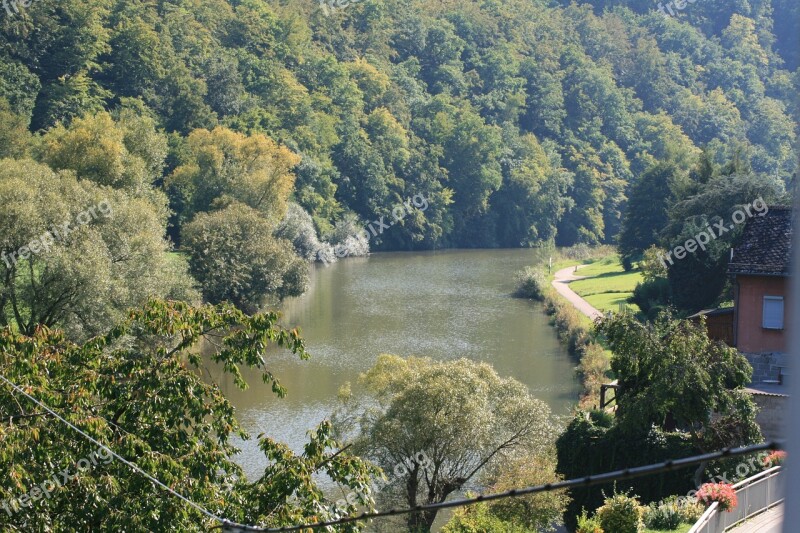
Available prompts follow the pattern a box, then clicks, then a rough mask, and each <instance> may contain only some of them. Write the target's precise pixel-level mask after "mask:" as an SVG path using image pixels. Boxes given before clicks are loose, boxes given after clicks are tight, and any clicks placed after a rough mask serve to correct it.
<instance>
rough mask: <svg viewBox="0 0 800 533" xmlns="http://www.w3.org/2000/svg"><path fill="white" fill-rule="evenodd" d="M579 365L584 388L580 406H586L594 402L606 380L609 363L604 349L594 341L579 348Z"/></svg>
mask: <svg viewBox="0 0 800 533" xmlns="http://www.w3.org/2000/svg"><path fill="white" fill-rule="evenodd" d="M579 352H580V358H581V359H580V365H578V371H579V372H580V373H581V376H582V377H583V386H584V388H585V389H586V400H587V401H586V402H582V403H581V407H587V406H588V405H590V404H591V403H592V402H596V401H597V398H598V397H599V394H600V386H601V385H602V384H603V383H605V382H607V381H608V379H607V378H606V372H608V370H609V368H610V366H611V364H610V361H609V358H608V355H606V351H605V350H604V349H603V347H602V346H601V345H599V344H598V343H596V342H586V343H585V344H583V346H582V347H581V348H580V350H579Z"/></svg>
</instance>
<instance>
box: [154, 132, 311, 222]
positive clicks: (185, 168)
mask: <svg viewBox="0 0 800 533" xmlns="http://www.w3.org/2000/svg"><path fill="white" fill-rule="evenodd" d="M299 161H300V158H299V157H298V156H297V155H295V154H293V153H292V152H291V151H290V150H289V149H288V148H286V147H283V146H279V145H278V144H277V143H276V142H275V141H273V140H272V139H270V138H269V137H266V136H265V135H260V134H255V135H250V136H247V135H244V134H241V133H237V132H234V131H231V130H229V129H227V128H222V127H218V128H215V129H214V130H212V131H208V130H201V129H198V130H195V131H193V132H192V133H191V134H190V135H189V137H188V138H187V139H186V147H185V149H184V150H183V154H182V157H181V164H180V165H179V166H178V167H177V168H176V169H175V170H174V171H173V173H172V175H171V176H170V178H169V181H168V187H169V190H170V191H172V194H173V196H174V197H176V198H177V199H179V202H180V205H182V206H185V207H184V209H183V211H182V213H181V217H182V220H191V219H192V218H193V216H194V215H195V214H197V213H203V212H207V211H210V210H211V209H213V208H215V207H219V206H220V205H225V204H227V203H230V202H232V201H236V202H239V203H242V204H244V205H247V206H249V207H250V208H252V209H254V210H256V211H258V212H259V213H261V214H262V215H263V216H264V218H265V219H266V220H268V221H270V222H271V223H272V224H277V222H278V221H280V220H281V219H282V218H283V217H284V216H285V214H286V209H287V207H286V204H287V200H288V197H289V193H290V192H291V191H292V187H293V185H294V174H292V173H291V169H292V168H293V167H294V166H295V165H296V164H297V163H298V162H299ZM173 201H175V200H173Z"/></svg>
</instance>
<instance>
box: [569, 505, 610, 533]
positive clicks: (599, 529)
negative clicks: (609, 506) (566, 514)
mask: <svg viewBox="0 0 800 533" xmlns="http://www.w3.org/2000/svg"><path fill="white" fill-rule="evenodd" d="M575 533H604V531H603V526H602V525H600V519H599V518H598V517H596V516H593V517H591V518H590V517H589V515H587V514H586V509H584V510H583V511H582V512H581V515H580V516H579V517H578V526H577V528H576V529H575Z"/></svg>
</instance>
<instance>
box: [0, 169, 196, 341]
mask: <svg viewBox="0 0 800 533" xmlns="http://www.w3.org/2000/svg"><path fill="white" fill-rule="evenodd" d="M0 205H2V206H3V209H2V213H0V258H1V259H0V326H6V325H11V326H13V327H14V328H15V329H16V330H19V331H21V332H23V333H26V334H31V333H33V332H34V331H35V330H36V329H37V327H39V326H48V327H60V328H62V329H64V330H65V331H66V332H67V334H68V335H69V336H70V337H71V338H85V337H87V336H90V335H94V334H97V333H98V332H100V331H102V330H103V329H104V328H107V327H109V326H110V325H111V324H113V323H114V322H116V321H118V320H120V319H121V318H122V317H123V316H124V314H125V312H126V310H127V309H128V308H129V307H134V306H139V305H142V304H143V303H145V302H146V301H147V300H148V299H149V298H151V297H168V298H179V299H187V300H195V299H197V297H198V295H197V293H196V291H195V290H194V289H193V288H192V285H193V282H192V280H191V278H190V277H189V275H188V273H187V266H186V263H185V261H183V260H181V259H180V258H178V257H172V256H170V245H169V243H168V242H167V241H166V239H165V238H164V227H165V225H166V215H165V212H164V211H165V210H164V207H163V205H162V206H161V208H160V209H159V207H157V206H156V205H154V203H153V202H152V201H151V200H150V199H148V198H142V197H135V196H132V195H131V194H129V193H127V192H126V191H123V190H116V189H111V188H106V187H100V186H98V185H96V184H94V183H92V182H91V181H89V180H80V181H79V180H77V179H76V178H75V175H74V174H73V173H72V172H71V171H62V172H59V173H56V172H53V171H52V170H51V169H50V168H49V167H47V166H45V165H42V164H39V163H36V162H33V161H31V160H12V159H5V160H2V161H0Z"/></svg>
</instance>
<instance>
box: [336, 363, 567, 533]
mask: <svg viewBox="0 0 800 533" xmlns="http://www.w3.org/2000/svg"><path fill="white" fill-rule="evenodd" d="M361 382H362V384H363V385H364V386H365V387H366V390H367V391H368V393H369V399H370V401H369V403H367V404H366V405H364V406H362V405H360V404H358V403H353V400H352V399H351V398H349V396H348V395H347V394H346V393H345V397H344V399H345V401H346V403H345V404H344V406H343V408H342V409H341V410H340V411H339V413H337V416H336V417H335V421H336V422H337V426H338V427H341V429H342V431H346V432H348V433H351V434H352V442H353V445H354V449H355V450H357V451H358V452H359V454H360V455H362V456H363V457H368V458H370V459H372V460H374V461H375V463H376V464H378V465H379V466H381V467H383V468H385V469H392V468H393V467H394V465H395V464H396V462H397V461H398V460H400V459H401V458H405V457H411V456H413V454H414V453H416V452H424V453H425V454H426V455H427V457H428V458H429V465H430V466H428V468H426V469H423V468H421V466H420V464H418V463H416V462H415V463H414V466H412V467H410V468H408V469H407V471H406V472H405V474H403V475H402V476H398V478H396V481H395V483H394V484H393V488H394V491H395V493H396V494H397V495H398V497H400V498H402V500H403V501H404V502H407V503H408V504H409V505H412V506H413V505H416V504H417V503H418V502H420V503H421V502H424V503H436V502H441V501H444V500H445V499H446V498H447V497H448V496H449V495H450V494H452V493H453V492H455V491H457V490H459V489H461V488H462V487H464V485H465V484H466V483H467V482H469V481H470V480H471V479H473V478H474V477H475V476H476V475H478V474H480V473H481V472H488V473H491V472H496V473H497V478H496V479H497V482H498V483H506V482H507V480H511V479H517V477H520V476H521V477H527V476H529V475H532V474H533V473H531V472H530V471H526V470H524V469H522V470H518V471H516V472H514V471H512V472H508V473H503V472H502V470H500V471H496V470H495V467H497V466H498V465H501V464H503V463H505V462H507V461H509V459H510V458H511V457H513V456H514V454H515V453H523V452H524V453H525V454H527V455H529V456H530V455H535V454H537V453H541V452H544V451H545V450H547V449H548V446H550V445H552V439H553V434H554V428H553V426H552V425H551V421H550V409H549V408H548V407H547V406H546V405H545V404H544V403H543V402H541V401H539V400H536V399H534V398H533V397H531V396H530V394H529V393H528V391H527V389H526V388H525V387H524V386H523V385H522V384H520V383H519V382H517V381H516V380H514V379H512V378H501V377H500V376H498V375H497V373H496V372H495V371H494V369H493V368H492V367H491V366H489V365H488V364H486V363H476V362H473V361H470V360H467V359H457V360H453V361H444V362H434V361H431V360H430V359H425V358H417V357H409V358H407V359H402V358H400V357H397V356H391V355H381V356H379V357H378V361H377V363H376V364H375V366H373V367H372V368H371V369H370V370H369V371H368V372H367V373H366V374H364V375H362V377H361ZM509 476H510V477H509ZM537 502H538V500H536V499H533V500H530V501H528V500H526V501H523V502H522V503H521V505H523V506H528V505H530V506H533V507H534V508H537V507H538V506H539V503H537ZM549 505H550V504H548V506H549ZM555 509H558V507H555ZM492 512H493V513H494V512H498V513H502V512H510V511H509V509H508V508H504V507H499V508H495V507H492ZM512 514H513V513H512ZM555 514H556V515H557V512H556V513H555ZM545 516H549V517H550V518H551V519H552V516H553V513H552V512H548V513H546V514H545ZM435 518H436V513H435V512H423V513H418V514H412V515H409V519H408V527H409V528H410V529H411V530H417V529H420V528H421V529H425V530H427V529H430V527H431V524H432V523H433V521H434V519H435Z"/></svg>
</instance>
